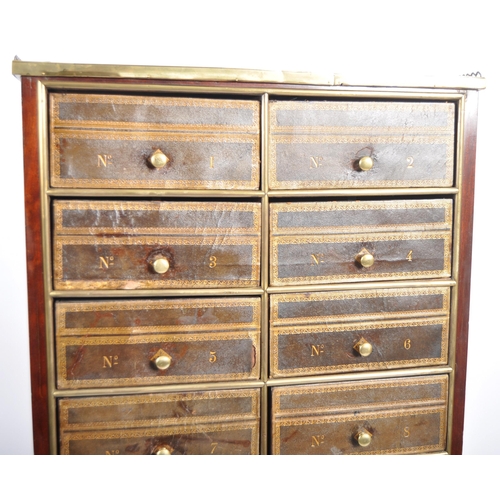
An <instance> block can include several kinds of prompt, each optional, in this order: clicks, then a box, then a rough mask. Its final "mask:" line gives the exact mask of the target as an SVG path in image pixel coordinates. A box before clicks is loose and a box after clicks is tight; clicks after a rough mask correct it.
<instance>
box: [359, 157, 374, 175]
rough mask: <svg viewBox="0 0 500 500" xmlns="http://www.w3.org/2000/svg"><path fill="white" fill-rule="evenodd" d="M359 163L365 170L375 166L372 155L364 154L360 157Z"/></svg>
mask: <svg viewBox="0 0 500 500" xmlns="http://www.w3.org/2000/svg"><path fill="white" fill-rule="evenodd" d="M358 164H359V168H360V169H361V170H363V171H365V172H366V171H367V170H371V169H372V168H373V160H372V158H371V157H370V156H363V157H362V158H360V159H359V162H358Z"/></svg>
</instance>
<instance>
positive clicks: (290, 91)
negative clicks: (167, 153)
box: [44, 75, 464, 101]
mask: <svg viewBox="0 0 500 500" xmlns="http://www.w3.org/2000/svg"><path fill="white" fill-rule="evenodd" d="M52 76H53V75H52ZM249 83H250V82H249ZM44 85H45V86H46V87H48V88H50V89H54V90H64V89H68V90H94V91H95V90H99V91H123V92H146V93H149V92H155V93H158V92H165V93H173V92H175V93H178V94H193V93H197V94H212V95H219V94H224V95H250V96H262V95H263V94H265V93H268V94H269V95H271V96H290V97H294V98H297V97H299V98H301V97H302V98H307V97H341V98H353V99H356V98H360V97H363V98H370V99H384V100H389V99H414V100H422V99H424V100H426V99H427V100H431V99H432V100H433V101H453V100H457V99H459V98H460V97H461V96H462V94H463V92H464V90H457V86H453V87H450V88H434V89H425V88H396V87H387V88H384V89H376V90H373V89H369V88H366V86H365V87H362V88H357V89H354V88H353V89H349V90H346V89H345V87H344V88H343V87H330V88H321V87H319V88H309V89H297V88H295V87H292V88H274V87H266V86H264V85H263V86H260V87H254V86H252V87H245V86H242V87H234V86H229V85H228V86H217V87H213V86H210V87H209V86H204V85H203V84H202V83H193V84H188V85H179V84H178V83H177V82H175V81H174V82H172V83H167V82H165V81H163V82H162V83H158V84H156V83H155V84H152V83H124V81H116V83H115V82H113V83H102V82H100V83H98V84H96V83H93V82H92V83H88V82H87V81H84V80H80V81H76V82H75V81H68V80H66V81H59V80H46V81H44Z"/></svg>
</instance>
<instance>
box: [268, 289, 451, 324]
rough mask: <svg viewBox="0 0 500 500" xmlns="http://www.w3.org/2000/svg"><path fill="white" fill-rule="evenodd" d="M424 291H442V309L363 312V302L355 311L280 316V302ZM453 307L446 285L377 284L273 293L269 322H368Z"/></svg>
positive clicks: (441, 311)
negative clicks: (399, 285)
mask: <svg viewBox="0 0 500 500" xmlns="http://www.w3.org/2000/svg"><path fill="white" fill-rule="evenodd" d="M425 295H441V296H442V297H443V305H442V307H441V308H439V309H422V310H416V309H408V310H404V309H401V310H398V311H389V312H388V311H379V312H374V311H372V312H364V311H363V305H360V308H359V310H358V311H357V312H356V313H354V314H346V313H344V314H335V313H334V310H332V311H331V312H330V313H329V314H328V315H316V316H294V317H283V318H279V315H278V314H279V305H280V304H290V303H312V302H324V301H328V302H329V301H338V302H339V303H340V302H342V301H343V300H355V299H360V300H363V299H370V298H388V297H392V298H396V297H415V298H417V297H419V296H425ZM449 311H450V288H449V287H445V286H440V287H438V286H433V287H427V288H425V287H422V288H383V287H380V288H374V289H369V290H344V291H314V292H308V293H297V292H291V293H277V294H271V296H270V315H271V317H270V323H271V327H278V326H288V325H290V326H291V325H301V324H308V325H311V324H314V323H320V324H324V323H325V322H328V323H334V322H335V323H344V322H365V321H374V320H390V319H397V318H402V319H403V318H416V317H419V316H425V317H430V316H447V315H448V314H449Z"/></svg>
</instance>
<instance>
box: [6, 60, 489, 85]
mask: <svg viewBox="0 0 500 500" xmlns="http://www.w3.org/2000/svg"><path fill="white" fill-rule="evenodd" d="M12 73H13V74H14V75H18V76H45V77H47V76H54V77H69V76H73V77H97V78H147V79H153V78H158V79H172V80H184V81H186V80H187V81H192V80H217V81H232V82H257V83H259V82H263V83H282V84H309V85H328V86H339V85H342V86H348V87H349V86H376V87H386V86H395V85H397V86H399V87H401V86H405V87H413V86H418V87H427V88H437V87H440V88H448V87H449V88H464V89H468V88H472V89H483V88H485V86H486V80H485V79H484V78H478V77H467V76H456V77H455V76H454V77H451V78H450V77H443V76H439V77H438V76H437V77H401V76H400V75H399V76H398V75H390V76H389V77H388V76H382V75H374V74H372V73H370V76H369V78H368V79H367V77H366V75H365V74H362V73H360V74H355V73H351V74H341V73H334V72H327V73H312V72H294V71H279V70H277V71H272V70H255V69H229V68H227V69H226V68H196V67H187V68H186V67H178V66H170V67H168V66H166V67H165V66H142V65H141V66H139V65H109V64H68V63H51V62H31V61H19V60H14V61H12Z"/></svg>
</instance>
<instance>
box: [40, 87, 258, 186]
mask: <svg viewBox="0 0 500 500" xmlns="http://www.w3.org/2000/svg"><path fill="white" fill-rule="evenodd" d="M50 106H51V113H50V130H51V158H50V161H51V185H52V186H54V187H94V188H105V187H110V186H114V187H120V188H126V187H129V188H134V187H137V188H138V187H141V188H180V189H193V188H207V189H215V188H219V189H258V187H259V144H260V140H259V117H260V114H259V103H258V102H256V101H245V100H232V99H231V100H229V99H225V100H222V99H193V98H182V97H178V98H168V97H151V96H116V95H85V94H83V95H82V94H74V93H71V94H51V101H50Z"/></svg>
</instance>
